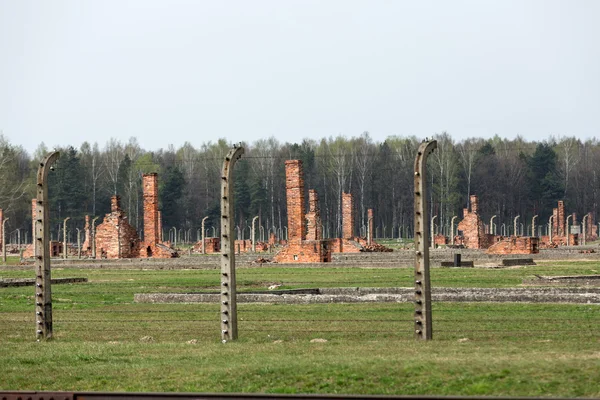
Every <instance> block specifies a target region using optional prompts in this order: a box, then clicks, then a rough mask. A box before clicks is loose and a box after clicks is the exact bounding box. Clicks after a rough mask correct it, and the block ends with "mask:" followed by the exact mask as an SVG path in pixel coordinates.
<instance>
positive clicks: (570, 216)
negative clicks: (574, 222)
mask: <svg viewBox="0 0 600 400" xmlns="http://www.w3.org/2000/svg"><path fill="white" fill-rule="evenodd" d="M569 218H573V214H571V215H567V221H566V222H567V226H566V230H567V246H569V245H570V243H569V242H570V239H571V238H570V236H571V235H570V234H569Z"/></svg>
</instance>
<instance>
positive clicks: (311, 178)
mask: <svg viewBox="0 0 600 400" xmlns="http://www.w3.org/2000/svg"><path fill="white" fill-rule="evenodd" d="M434 139H436V140H437V142H438V148H437V150H436V151H435V152H434V153H433V154H432V155H431V156H430V157H429V161H428V172H429V176H428V180H430V184H431V191H430V198H429V202H430V207H431V214H430V215H432V216H433V215H436V216H437V219H436V223H438V224H439V226H438V228H437V229H438V230H439V231H440V232H442V233H446V232H449V228H448V226H449V223H450V220H451V218H452V217H453V216H455V215H457V216H458V217H459V220H460V218H461V216H462V210H463V209H464V208H465V207H468V199H469V195H471V194H476V195H478V196H479V210H480V214H481V215H482V217H483V218H484V220H486V219H489V218H490V217H491V216H492V215H497V218H496V223H497V226H498V227H500V225H501V224H502V223H506V225H507V226H511V225H512V223H511V222H512V220H513V218H514V217H515V216H517V215H520V217H521V221H523V222H527V221H531V217H532V216H534V215H539V219H538V221H539V222H540V223H542V221H546V222H547V220H548V217H549V216H550V215H551V213H552V208H553V207H556V202H557V201H558V200H564V201H565V206H566V212H567V213H572V212H575V213H577V214H578V215H579V216H581V215H583V214H584V213H587V212H591V213H592V214H593V216H594V219H595V220H597V213H598V202H599V200H600V199H599V196H600V193H599V189H600V181H599V179H600V177H599V176H598V173H597V172H598V166H599V165H600V143H599V142H598V140H597V139H590V140H586V141H582V140H580V139H577V138H575V137H549V138H548V139H547V140H544V141H539V142H536V141H528V140H526V139H525V138H523V137H517V138H515V139H505V138H501V137H499V136H495V137H493V138H491V139H482V138H470V139H465V140H462V141H456V140H454V139H453V138H452V136H451V135H450V134H449V133H446V132H443V133H441V134H437V135H434ZM421 141H422V138H417V137H414V136H412V137H409V136H405V137H402V136H391V137H388V138H387V139H386V140H385V141H383V142H377V141H375V140H373V139H372V138H371V136H370V135H369V133H368V132H364V133H363V134H362V135H360V136H357V137H352V138H348V137H342V136H339V137H329V138H324V139H322V140H320V141H314V140H303V141H301V142H298V143H289V142H285V143H284V142H281V141H279V140H277V139H275V138H270V139H261V140H256V141H254V142H252V143H243V144H242V145H243V146H244V148H245V155H244V156H243V157H242V159H241V160H240V161H239V162H238V163H237V164H236V170H235V174H236V180H235V199H236V225H237V226H238V227H239V232H241V235H244V237H245V238H249V229H250V228H249V226H250V224H251V221H252V218H253V217H254V216H259V218H260V219H259V221H260V225H261V226H262V227H263V228H264V232H268V231H271V230H272V231H274V232H276V233H281V232H283V227H285V226H286V221H287V217H286V195H285V166H284V162H285V160H288V159H300V160H302V161H303V165H304V177H305V188H306V190H308V189H316V190H317V192H318V194H319V202H320V209H321V218H322V220H323V233H324V236H325V237H337V236H339V234H340V232H341V204H340V199H341V194H342V192H349V193H352V194H353V196H354V204H355V208H356V210H355V218H356V219H355V226H356V231H357V232H356V234H357V235H358V234H361V233H364V226H365V225H366V223H367V220H366V218H367V209H368V208H373V209H374V210H375V226H376V236H377V237H400V236H401V237H410V236H411V234H412V233H411V232H412V223H413V222H412V214H413V196H412V190H413V170H414V165H413V164H414V159H415V154H416V149H417V147H418V145H419V144H420V142H421ZM231 145H232V143H228V142H227V140H226V139H219V140H218V141H216V142H212V141H210V142H205V143H203V144H202V145H201V146H200V147H194V146H193V145H192V144H190V143H185V144H184V145H183V146H181V147H179V148H175V147H174V146H172V145H169V146H168V147H167V148H165V149H160V150H157V151H147V150H144V149H143V147H142V145H141V144H140V143H139V141H138V139H136V138H131V139H129V141H127V142H126V143H124V142H120V141H119V140H116V139H114V138H113V139H110V140H108V141H107V142H106V143H105V144H103V145H102V146H103V147H101V145H99V144H98V143H89V142H84V143H83V144H82V145H81V146H80V147H79V148H74V147H72V146H67V147H62V148H58V147H57V148H56V150H58V151H60V153H61V155H60V159H59V161H58V162H57V164H56V165H55V168H54V171H53V172H52V173H51V175H50V177H49V192H50V200H51V204H50V207H51V209H50V215H51V226H52V236H53V237H54V238H55V239H56V238H58V237H59V236H58V235H59V234H60V230H61V229H62V221H63V219H64V218H66V217H70V220H69V221H68V228H67V231H68V232H69V236H70V237H71V240H76V239H74V236H71V235H72V234H73V232H74V231H75V229H76V228H79V229H82V228H83V225H84V217H85V215H90V216H100V217H101V218H102V217H103V216H104V214H105V213H108V212H109V211H110V197H111V196H112V195H113V194H118V195H120V196H121V205H122V208H123V209H124V211H125V212H126V213H127V215H128V218H129V222H130V223H131V224H132V225H133V226H134V227H135V228H136V229H137V230H138V232H140V235H142V233H141V231H142V227H143V213H142V209H143V207H142V200H143V198H142V191H141V176H142V174H143V173H149V172H157V173H158V174H159V175H158V179H159V185H160V188H159V197H160V209H161V211H162V218H163V228H164V229H165V230H166V231H168V230H170V229H171V228H172V227H175V228H176V229H177V231H179V232H181V233H182V235H183V236H182V237H183V238H187V239H189V240H196V238H197V235H198V230H199V228H200V226H201V220H202V218H203V217H205V216H208V217H209V219H208V220H207V222H206V228H207V230H209V229H210V228H212V227H213V226H215V227H216V228H217V229H218V226H217V223H218V216H219V212H220V204H219V199H220V179H219V178H220V174H221V167H222V164H223V158H224V156H225V154H226V153H227V151H228V150H229V149H230V148H231ZM50 150H52V149H49V148H48V147H47V146H46V145H44V144H43V143H42V144H40V145H39V146H38V148H37V149H36V151H35V152H34V154H28V153H27V152H26V151H25V150H24V149H23V148H21V147H19V146H15V145H12V144H11V143H10V142H9V140H8V139H7V138H6V137H5V136H1V135H0V155H1V156H0V180H1V182H2V184H1V185H0V208H2V209H3V210H4V215H5V218H7V217H8V218H9V220H8V221H7V222H6V236H7V238H6V239H7V241H10V242H12V243H16V240H17V235H18V236H19V237H20V243H24V242H30V241H31V199H32V198H33V197H34V196H35V176H36V173H37V166H38V163H39V161H40V160H42V159H43V157H44V156H45V155H46V154H47V153H48V152H49V151H50ZM579 221H581V219H580V218H579ZM99 222H101V221H99ZM210 232H211V231H210V230H209V231H208V233H209V235H210ZM165 238H167V236H166V234H165ZM180 240H181V239H180Z"/></svg>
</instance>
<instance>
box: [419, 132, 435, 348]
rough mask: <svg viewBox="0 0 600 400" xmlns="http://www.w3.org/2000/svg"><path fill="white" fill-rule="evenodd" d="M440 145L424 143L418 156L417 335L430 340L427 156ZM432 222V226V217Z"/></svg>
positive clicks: (420, 338)
mask: <svg viewBox="0 0 600 400" xmlns="http://www.w3.org/2000/svg"><path fill="white" fill-rule="evenodd" d="M436 148H437V142H436V141H435V140H432V141H428V142H423V143H421V145H420V146H419V150H418V152H417V156H416V158H415V171H414V173H415V189H414V190H415V191H414V204H415V206H414V208H415V211H414V212H415V215H414V224H415V228H414V235H415V314H414V319H415V338H416V339H419V340H431V339H432V338H433V324H432V315H431V285H430V279H429V246H428V243H427V240H428V238H429V232H427V231H428V228H429V226H428V222H429V221H428V220H429V218H428V215H427V213H428V208H427V198H428V196H427V156H429V154H430V153H431V152H433V150H434V149H436ZM431 224H432V225H433V219H432V222H431Z"/></svg>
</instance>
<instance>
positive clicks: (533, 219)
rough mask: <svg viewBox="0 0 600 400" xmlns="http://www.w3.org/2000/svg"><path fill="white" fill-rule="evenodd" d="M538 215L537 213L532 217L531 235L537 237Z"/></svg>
mask: <svg viewBox="0 0 600 400" xmlns="http://www.w3.org/2000/svg"><path fill="white" fill-rule="evenodd" d="M537 217H538V216H537V215H534V216H533V218H531V237H535V220H536V219H537Z"/></svg>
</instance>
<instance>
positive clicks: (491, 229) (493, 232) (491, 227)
mask: <svg viewBox="0 0 600 400" xmlns="http://www.w3.org/2000/svg"><path fill="white" fill-rule="evenodd" d="M494 218H496V215H495V214H494V215H492V218H490V233H491V234H492V235H495V234H496V232H495V231H494Z"/></svg>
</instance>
